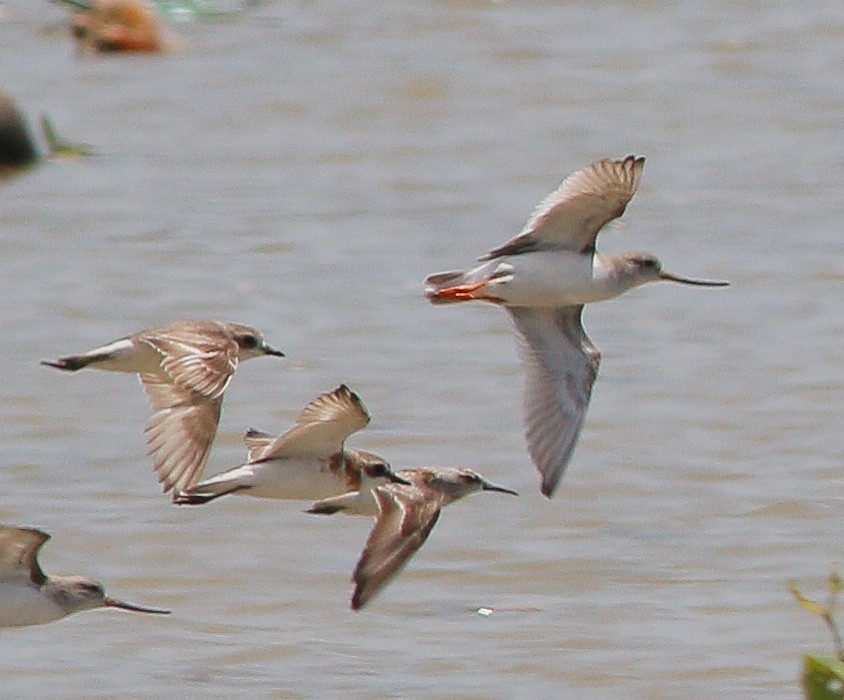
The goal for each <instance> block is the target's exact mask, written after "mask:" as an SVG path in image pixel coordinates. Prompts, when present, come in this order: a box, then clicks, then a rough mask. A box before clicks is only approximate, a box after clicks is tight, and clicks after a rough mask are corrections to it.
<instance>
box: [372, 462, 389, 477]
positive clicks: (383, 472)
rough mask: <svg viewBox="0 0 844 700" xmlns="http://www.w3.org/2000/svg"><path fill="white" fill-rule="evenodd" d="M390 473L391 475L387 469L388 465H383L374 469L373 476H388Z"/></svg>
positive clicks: (378, 465)
mask: <svg viewBox="0 0 844 700" xmlns="http://www.w3.org/2000/svg"><path fill="white" fill-rule="evenodd" d="M388 473H389V468H388V467H387V465H386V464H383V463H382V464H376V465H375V466H374V467H373V468H372V475H373V476H387V474H388Z"/></svg>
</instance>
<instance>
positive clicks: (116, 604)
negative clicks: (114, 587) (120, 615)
mask: <svg viewBox="0 0 844 700" xmlns="http://www.w3.org/2000/svg"><path fill="white" fill-rule="evenodd" d="M103 605H104V606H105V607H107V608H120V609H121V610H131V611H132V612H139V613H152V614H155V615H169V614H170V611H169V610H161V609H160V608H143V607H141V606H140V605H132V604H131V603H124V602H123V601H122V600H116V599H115V598H109V597H108V596H106V597H105V598H103Z"/></svg>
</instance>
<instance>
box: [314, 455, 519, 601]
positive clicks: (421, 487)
mask: <svg viewBox="0 0 844 700" xmlns="http://www.w3.org/2000/svg"><path fill="white" fill-rule="evenodd" d="M398 475H399V476H400V477H402V478H404V479H405V480H406V481H407V482H408V483H407V484H385V485H384V486H379V487H378V488H376V489H375V490H374V491H370V492H368V493H366V494H357V493H348V494H344V495H342V496H337V497H334V498H327V499H324V500H322V501H318V502H317V503H314V504H313V505H312V506H311V507H310V508H309V509H308V512H309V513H316V514H320V515H330V514H332V513H338V512H344V513H347V514H350V515H372V516H376V520H375V524H374V525H373V526H372V529H371V530H370V531H369V536H368V537H367V538H366V543H365V544H364V547H363V552H362V553H361V555H360V559H359V560H358V563H357V566H356V567H355V571H354V574H353V575H352V580H353V581H354V584H355V591H354V594H353V595H352V602H351V606H352V609H353V610H359V609H360V608H362V607H363V606H364V605H366V604H367V603H368V602H369V601H370V600H371V599H372V597H373V596H374V595H375V594H376V593H378V591H380V590H381V589H382V588H383V587H384V586H385V585H386V584H387V583H389V582H390V581H391V580H392V578H393V577H394V576H395V575H396V574H398V573H399V572H400V571H401V570H402V569H403V568H404V566H405V564H407V562H408V561H410V558H411V557H412V556H413V555H414V554H415V553H416V550H418V549H419V548H420V547H421V546H422V545H423V544H424V543H425V540H427V539H428V535H430V534H431V530H432V529H433V528H434V525H436V523H437V520H438V519H439V517H440V511H441V510H442V509H443V507H444V506H447V505H448V504H449V503H454V502H455V501H457V500H459V499H461V498H463V497H464V496H468V495H469V494H471V493H475V492H477V491H498V492H499V493H510V494H513V495H514V496H517V495H518V494H517V493H516V492H515V491H513V490H512V489H508V488H505V487H503V486H497V485H496V484H493V483H490V482H489V481H487V480H486V479H484V478H483V477H482V476H481V475H480V474H478V473H477V472H474V471H472V470H471V469H455V468H451V467H447V468H442V469H402V470H401V471H399V472H398Z"/></svg>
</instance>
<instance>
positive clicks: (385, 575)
mask: <svg viewBox="0 0 844 700" xmlns="http://www.w3.org/2000/svg"><path fill="white" fill-rule="evenodd" d="M375 498H376V500H377V501H378V509H379V513H378V518H377V519H376V521H375V525H373V526H372V529H371V530H370V532H369V536H368V537H367V538H366V543H365V544H364V548H363V552H362V553H361V556H360V559H359V560H358V563H357V566H356V567H355V571H354V574H353V575H352V580H353V582H354V583H355V591H354V594H353V595H352V608H353V609H354V610H358V609H360V608H362V607H363V606H364V605H366V604H367V603H368V602H369V601H370V600H371V599H372V597H373V596H374V595H375V594H376V593H378V592H379V591H380V590H381V589H382V588H383V587H384V586H385V585H386V584H387V583H389V582H390V581H391V580H392V579H393V577H395V576H396V574H398V573H399V572H400V571H401V570H402V569H403V568H404V567H405V565H406V564H407V563H408V561H410V558H411V557H412V556H413V555H414V554H415V552H416V551H417V550H418V549H419V548H420V547H421V546H422V545H423V544H424V543H425V540H427V539H428V535H430V534H431V530H432V529H433V527H434V525H436V523H437V520H438V519H439V517H440V512H441V509H442V506H443V500H442V498H441V497H435V496H434V495H433V494H428V493H427V492H425V491H422V490H421V489H419V488H417V487H414V486H402V485H399V484H390V485H387V486H381V487H379V488H377V489H376V490H375Z"/></svg>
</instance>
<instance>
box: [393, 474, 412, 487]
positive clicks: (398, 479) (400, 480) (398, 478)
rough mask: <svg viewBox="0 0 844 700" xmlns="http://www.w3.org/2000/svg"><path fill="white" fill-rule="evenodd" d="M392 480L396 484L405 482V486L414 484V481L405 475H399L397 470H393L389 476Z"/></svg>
mask: <svg viewBox="0 0 844 700" xmlns="http://www.w3.org/2000/svg"><path fill="white" fill-rule="evenodd" d="M389 479H390V481H392V482H393V483H394V484H404V485H405V486H413V482H412V481H409V480H408V479H405V478H404V477H403V476H399V475H398V474H396V473H395V472H392V473H391V474H390V476H389Z"/></svg>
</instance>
